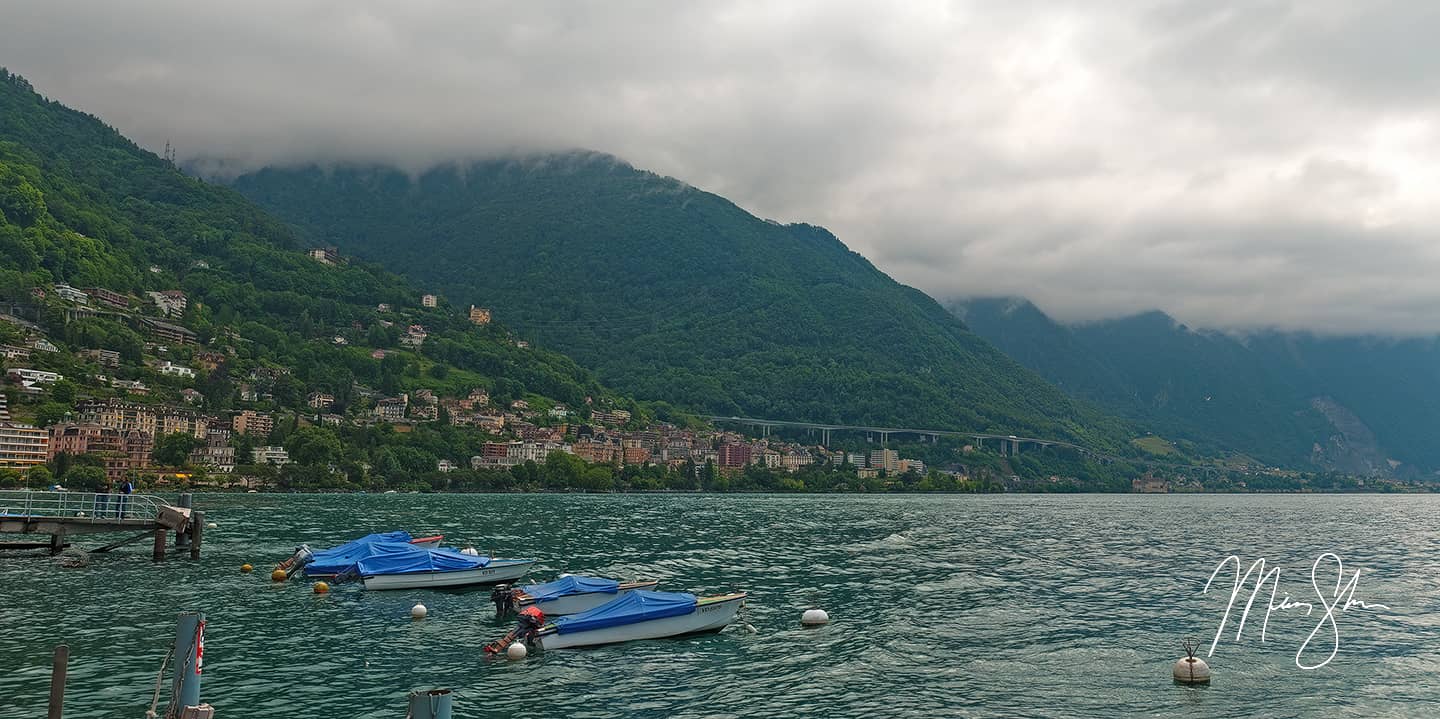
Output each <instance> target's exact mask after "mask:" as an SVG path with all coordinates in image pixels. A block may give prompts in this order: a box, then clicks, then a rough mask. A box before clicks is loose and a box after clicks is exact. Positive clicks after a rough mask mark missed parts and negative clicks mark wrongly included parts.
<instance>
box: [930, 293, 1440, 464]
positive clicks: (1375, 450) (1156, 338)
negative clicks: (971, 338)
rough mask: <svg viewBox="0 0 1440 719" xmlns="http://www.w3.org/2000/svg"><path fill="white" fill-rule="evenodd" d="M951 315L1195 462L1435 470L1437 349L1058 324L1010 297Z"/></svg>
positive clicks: (1132, 324) (1151, 317)
mask: <svg viewBox="0 0 1440 719" xmlns="http://www.w3.org/2000/svg"><path fill="white" fill-rule="evenodd" d="M949 306H950V308H951V309H952V310H953V311H954V312H955V313H956V315H957V316H959V317H962V318H964V320H965V322H966V323H967V324H968V325H969V326H970V327H971V328H972V329H974V330H975V331H976V332H977V333H979V334H980V335H982V336H984V337H985V338H986V339H988V340H990V341H991V342H993V343H995V344H996V346H998V347H1000V348H1001V349H1002V350H1004V351H1005V352H1006V353H1007V354H1009V355H1011V356H1012V357H1014V358H1015V359H1016V360H1018V361H1019V362H1020V363H1021V364H1024V365H1025V366H1027V367H1030V368H1031V369H1034V370H1035V371H1036V372H1038V373H1040V374H1041V375H1042V376H1044V377H1046V378H1047V379H1049V380H1050V381H1052V382H1054V383H1056V384H1057V385H1058V386H1060V387H1062V388H1064V389H1065V390H1066V391H1067V392H1069V393H1070V394H1071V395H1072V396H1075V397H1078V398H1083V399H1086V400H1089V401H1092V402H1094V403H1096V404H1098V405H1100V406H1101V407H1104V408H1105V409H1107V410H1109V411H1111V412H1114V413H1116V414H1118V415H1120V416H1123V417H1127V418H1129V419H1131V420H1133V421H1135V422H1137V423H1138V424H1139V425H1140V426H1141V427H1143V428H1144V429H1146V430H1147V431H1152V432H1154V433H1155V434H1158V435H1162V436H1165V437H1167V438H1169V439H1178V440H1183V441H1187V442H1191V443H1194V444H1195V445H1197V447H1199V448H1200V449H1201V450H1202V451H1210V452H1216V451H1223V450H1227V449H1228V450H1232V451H1240V452H1243V453H1245V454H1247V455H1249V456H1251V457H1254V458H1257V459H1260V460H1262V461H1264V462H1266V463H1269V464H1281V465H1287V466H1300V467H1312V468H1320V469H1339V470H1343V471H1347V472H1355V473H1375V472H1381V473H1383V472H1389V471H1391V470H1392V469H1397V467H1392V460H1393V461H1395V462H1399V463H1400V465H1398V470H1399V471H1400V472H1401V473H1410V474H1412V475H1418V474H1425V473H1428V472H1430V471H1432V470H1435V469H1437V468H1440V446H1437V445H1436V444H1435V443H1434V442H1432V441H1430V439H1429V438H1431V437H1434V436H1435V435H1436V433H1440V341H1437V340H1436V339H1435V338H1427V339H1412V340H1387V339H1380V338H1366V337H1319V336H1314V335H1310V334H1305V333H1281V332H1262V333H1256V334H1252V335H1248V336H1243V337H1242V336H1235V335H1230V334H1226V333H1222V332H1214V331H1206V330H1195V329H1191V328H1189V327H1186V326H1185V325H1183V324H1180V323H1179V322H1176V321H1175V320H1174V319H1172V318H1170V317H1169V316H1167V315H1165V314H1163V313H1160V312H1149V313H1144V314H1140V315H1135V316H1132V317H1125V318H1120V319H1114V320H1106V321H1100V322H1090V323H1083V324H1076V325H1062V324H1060V323H1057V322H1055V321H1053V320H1051V319H1050V318H1049V317H1046V316H1045V315H1044V314H1043V313H1042V312H1040V310H1038V309H1037V308H1036V307H1035V306H1034V305H1032V304H1030V303H1029V302H1026V301H1024V300H1019V299H993V298H985V299H968V300H959V301H956V302H953V303H951V304H950V305H949Z"/></svg>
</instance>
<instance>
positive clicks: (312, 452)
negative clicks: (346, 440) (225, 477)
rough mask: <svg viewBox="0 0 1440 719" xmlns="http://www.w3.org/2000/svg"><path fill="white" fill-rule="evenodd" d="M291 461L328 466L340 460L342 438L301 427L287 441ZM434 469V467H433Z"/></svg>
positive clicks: (330, 432)
mask: <svg viewBox="0 0 1440 719" xmlns="http://www.w3.org/2000/svg"><path fill="white" fill-rule="evenodd" d="M285 449H286V451H288V452H289V453H290V459H291V460H292V461H294V462H296V463H298V464H302V465H305V466H312V467H313V466H318V465H326V464H330V463H332V462H336V461H338V460H339V459H340V457H341V454H342V452H343V451H344V447H343V446H342V445H341V444H340V437H338V436H336V434H335V433H334V432H332V431H331V430H329V429H326V428H324V427H301V428H299V429H297V430H295V432H294V433H293V434H291V435H290V437H289V438H288V439H287V440H286V441H285ZM432 468H433V467H432Z"/></svg>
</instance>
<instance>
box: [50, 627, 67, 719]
mask: <svg viewBox="0 0 1440 719" xmlns="http://www.w3.org/2000/svg"><path fill="white" fill-rule="evenodd" d="M69 671H70V647H69V646H68V645H65V644H61V645H59V646H57V647H55V656H54V659H53V660H52V663H51V667H50V713H49V714H47V715H46V716H47V717H48V718H49V719H60V713H61V711H63V710H64V708H65V679H66V677H67V676H68V675H69Z"/></svg>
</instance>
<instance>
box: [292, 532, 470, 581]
mask: <svg viewBox="0 0 1440 719" xmlns="http://www.w3.org/2000/svg"><path fill="white" fill-rule="evenodd" d="M444 538H445V537H444V535H434V536H429V537H420V538H415V537H412V536H410V533H409V532H406V531H403V530H398V531H394V532H379V533H376V534H367V535H365V536H363V537H361V538H359V539H356V540H354V541H351V542H346V543H344V544H342V545H340V546H338V547H333V548H331V549H322V550H320V551H314V550H312V549H310V546H309V545H308V544H302V545H300V546H299V547H297V548H296V549H295V553H294V554H293V555H291V556H290V558H289V559H286V560H285V561H283V562H281V563H279V564H277V565H276V566H275V568H276V569H281V570H284V571H285V575H286V577H289V576H290V575H292V574H294V573H295V572H297V571H300V570H302V569H303V570H304V572H305V576H307V577H311V578H316V579H331V578H334V577H338V576H340V575H343V574H345V573H347V572H353V571H354V569H355V563H356V562H358V561H360V560H361V559H364V558H366V557H369V556H371V555H372V554H374V552H375V551H376V547H378V546H381V545H384V544H401V545H410V546H415V547H422V548H426V549H434V548H437V547H439V546H440V542H441V541H442V540H444Z"/></svg>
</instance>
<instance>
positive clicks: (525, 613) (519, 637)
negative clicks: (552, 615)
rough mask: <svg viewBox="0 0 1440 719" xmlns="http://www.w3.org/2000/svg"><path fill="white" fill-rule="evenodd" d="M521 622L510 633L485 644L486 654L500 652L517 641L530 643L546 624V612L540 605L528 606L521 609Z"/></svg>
mask: <svg viewBox="0 0 1440 719" xmlns="http://www.w3.org/2000/svg"><path fill="white" fill-rule="evenodd" d="M519 619H520V623H519V625H518V626H516V627H515V628H514V629H511V630H510V633H509V634H506V635H505V636H504V637H501V638H500V639H499V640H498V641H494V642H491V643H489V644H486V645H485V653H486V654H499V653H501V652H503V651H505V649H506V648H507V647H509V646H510V645H511V644H514V643H515V642H523V643H525V644H526V645H528V644H530V642H531V641H532V640H534V639H535V634H536V633H537V632H539V631H540V627H543V626H545V613H544V612H542V611H540V608H539V607H536V606H533V605H532V606H528V607H525V608H524V609H521V610H520V616H519Z"/></svg>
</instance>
